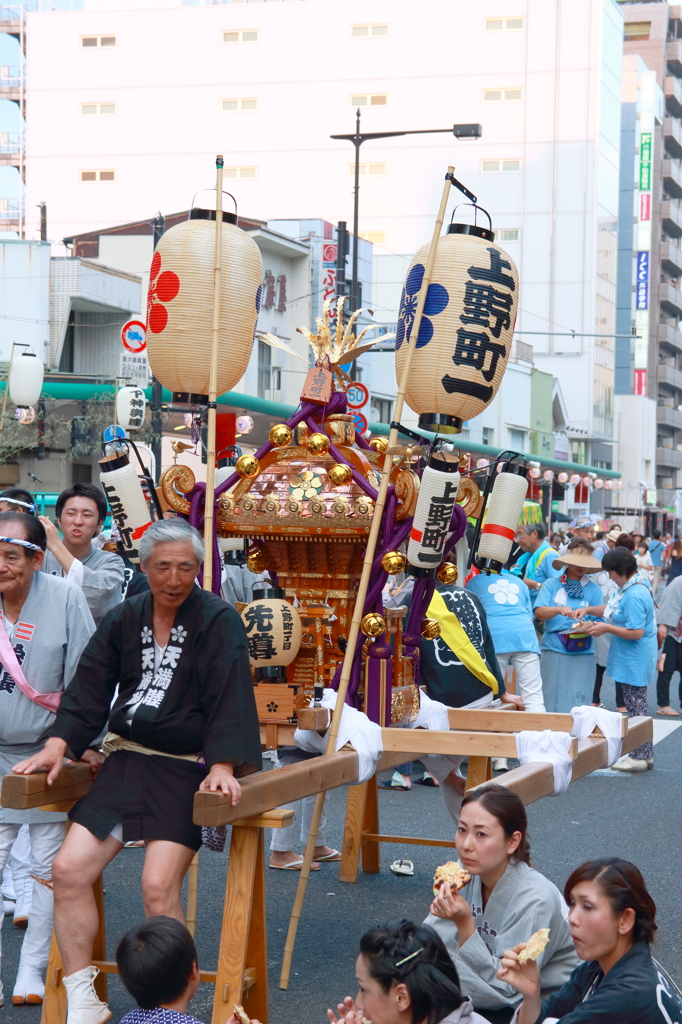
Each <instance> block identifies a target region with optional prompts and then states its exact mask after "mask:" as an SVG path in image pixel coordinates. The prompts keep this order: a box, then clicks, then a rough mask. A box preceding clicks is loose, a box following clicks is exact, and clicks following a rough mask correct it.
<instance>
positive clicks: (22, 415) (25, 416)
mask: <svg viewBox="0 0 682 1024" xmlns="http://www.w3.org/2000/svg"><path fill="white" fill-rule="evenodd" d="M14 416H15V418H16V419H17V420H18V421H19V423H21V425H22V426H23V427H30V425H31V424H32V423H33V422H34V421H35V418H36V411H35V409H34V408H33V406H32V405H18V406H17V407H16V409H15V410H14Z"/></svg>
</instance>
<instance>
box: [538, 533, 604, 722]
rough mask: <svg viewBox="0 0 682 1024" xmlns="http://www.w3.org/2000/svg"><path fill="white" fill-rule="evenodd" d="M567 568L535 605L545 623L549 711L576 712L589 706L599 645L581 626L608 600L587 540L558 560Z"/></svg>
mask: <svg viewBox="0 0 682 1024" xmlns="http://www.w3.org/2000/svg"><path fill="white" fill-rule="evenodd" d="M553 565H554V568H556V569H559V570H563V571H562V572H561V575H560V576H559V577H557V578H555V579H550V580H547V582H546V583H544V584H543V586H542V589H541V591H540V593H539V594H538V599H537V602H536V604H535V617H536V618H537V619H539V620H540V621H541V622H543V623H544V626H545V628H544V632H543V635H542V641H541V644H540V650H541V652H542V654H541V658H540V671H541V673H542V690H543V694H544V698H545V708H546V709H547V711H559V712H570V710H571V708H573V707H576V706H578V705H580V704H589V703H590V701H591V698H592V688H593V686H594V664H595V659H594V644H593V641H592V637H591V636H586V635H585V632H584V629H583V628H581V626H579V623H580V622H581V620H582V619H583V618H591V617H593V615H594V612H593V608H594V607H595V606H597V605H601V604H602V593H601V590H600V588H599V587H598V586H597V584H596V583H594V582H593V581H592V580H591V579H590V578H589V577H590V575H591V574H592V573H595V572H599V571H600V569H601V565H600V563H599V562H598V561H597V559H596V558H594V557H593V555H592V547H591V545H590V543H589V541H587V540H583V539H582V538H580V537H577V538H575V539H574V540H572V541H571V542H570V544H569V545H568V550H567V551H566V554H564V555H562V556H561V557H559V558H557V559H555V560H554V562H553Z"/></svg>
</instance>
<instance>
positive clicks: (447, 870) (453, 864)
mask: <svg viewBox="0 0 682 1024" xmlns="http://www.w3.org/2000/svg"><path fill="white" fill-rule="evenodd" d="M470 881H471V875H470V874H468V873H467V872H466V871H465V870H464V868H463V867H461V865H460V864H458V863H457V861H456V860H449V861H448V862H447V864H441V866H440V867H439V868H436V873H435V875H434V876H433V894H434V896H438V895H439V893H440V887H441V885H442V884H443V882H449V883H450V888H451V889H452V891H453V892H456V891H457V889H462V888H463V887H464V886H465V885H468V883H469V882H470Z"/></svg>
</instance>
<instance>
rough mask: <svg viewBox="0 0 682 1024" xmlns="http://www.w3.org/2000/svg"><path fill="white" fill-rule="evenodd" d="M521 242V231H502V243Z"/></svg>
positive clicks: (504, 229)
mask: <svg viewBox="0 0 682 1024" xmlns="http://www.w3.org/2000/svg"><path fill="white" fill-rule="evenodd" d="M518 240H519V229H518V228H502V230H501V231H500V241H501V242H518Z"/></svg>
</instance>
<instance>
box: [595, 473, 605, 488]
mask: <svg viewBox="0 0 682 1024" xmlns="http://www.w3.org/2000/svg"><path fill="white" fill-rule="evenodd" d="M594 486H595V487H596V488H597V490H600V489H601V488H602V487H603V486H604V481H603V480H602V478H601V477H600V476H598V477H597V479H596V480H595V481H594Z"/></svg>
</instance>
